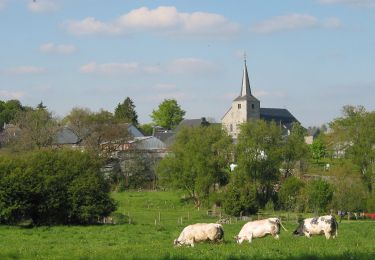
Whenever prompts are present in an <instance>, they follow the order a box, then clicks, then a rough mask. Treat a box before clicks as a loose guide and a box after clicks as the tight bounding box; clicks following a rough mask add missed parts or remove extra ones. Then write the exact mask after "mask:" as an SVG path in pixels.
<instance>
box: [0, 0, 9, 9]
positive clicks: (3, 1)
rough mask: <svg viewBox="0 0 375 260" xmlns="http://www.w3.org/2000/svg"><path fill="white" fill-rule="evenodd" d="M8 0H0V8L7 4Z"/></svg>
mask: <svg viewBox="0 0 375 260" xmlns="http://www.w3.org/2000/svg"><path fill="white" fill-rule="evenodd" d="M7 2H8V0H0V10H2V9H4V8H5V6H6V5H7Z"/></svg>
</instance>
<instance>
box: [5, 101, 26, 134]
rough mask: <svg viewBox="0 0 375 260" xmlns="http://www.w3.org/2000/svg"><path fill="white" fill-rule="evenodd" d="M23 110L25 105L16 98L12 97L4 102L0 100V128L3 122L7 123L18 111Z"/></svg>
mask: <svg viewBox="0 0 375 260" xmlns="http://www.w3.org/2000/svg"><path fill="white" fill-rule="evenodd" d="M24 110H25V107H24V106H22V104H21V102H20V101H18V100H15V99H12V100H8V101H6V102H4V101H1V100H0V130H1V129H2V128H3V126H4V123H6V124H9V123H10V122H12V121H13V120H14V118H15V117H16V115H17V114H18V113H19V112H21V111H24Z"/></svg>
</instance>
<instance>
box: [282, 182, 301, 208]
mask: <svg viewBox="0 0 375 260" xmlns="http://www.w3.org/2000/svg"><path fill="white" fill-rule="evenodd" d="M303 187H304V183H303V181H301V180H299V179H297V178H296V177H293V176H291V177H288V178H287V179H286V180H285V181H284V183H283V184H282V186H281V188H280V191H279V194H278V195H279V201H280V204H281V208H283V209H285V210H295V209H296V207H297V198H298V196H299V194H300V192H301V189H302V188H303Z"/></svg>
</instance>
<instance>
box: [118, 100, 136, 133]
mask: <svg viewBox="0 0 375 260" xmlns="http://www.w3.org/2000/svg"><path fill="white" fill-rule="evenodd" d="M115 118H116V119H117V120H119V121H120V122H125V123H131V124H133V125H135V126H137V125H138V115H137V112H136V111H135V105H134V102H133V100H131V99H130V98H129V97H126V99H125V100H124V101H123V102H122V103H119V104H118V105H117V107H116V109H115Z"/></svg>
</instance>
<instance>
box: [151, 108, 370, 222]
mask: <svg viewBox="0 0 375 260" xmlns="http://www.w3.org/2000/svg"><path fill="white" fill-rule="evenodd" d="M374 129H375V112H367V111H365V110H364V108H363V107H353V106H346V107H344V108H343V116H342V117H339V118H336V119H334V120H333V121H332V122H330V123H329V130H328V131H327V132H326V133H324V131H322V132H321V133H320V135H319V136H318V138H316V139H315V140H314V142H313V144H312V145H307V144H306V143H305V140H304V136H305V135H306V129H304V128H303V127H302V126H301V125H299V124H298V123H295V124H294V125H293V127H292V130H291V133H290V135H289V136H283V135H282V132H281V128H280V126H279V125H278V124H276V123H274V122H272V123H268V122H265V121H262V120H256V121H250V122H248V123H244V124H242V125H241V131H240V134H239V136H238V139H237V142H236V143H232V142H231V140H230V138H229V137H228V135H227V133H226V132H225V131H224V130H223V129H222V128H221V127H220V126H208V127H200V128H188V129H184V130H182V131H180V132H179V133H178V135H177V137H176V140H175V143H174V144H173V146H172V148H171V151H172V152H171V153H170V155H169V156H167V157H166V158H165V159H163V160H162V161H161V162H160V164H159V165H158V168H157V172H158V176H159V179H160V185H162V186H163V185H164V186H165V187H170V188H177V189H182V190H185V191H186V193H188V194H189V195H190V197H191V198H192V200H193V201H194V203H195V204H196V206H197V207H199V206H201V205H207V206H210V205H211V204H210V203H212V202H215V203H216V204H219V205H221V206H222V207H223V208H224V210H225V212H226V213H228V214H230V215H241V214H254V213H256V212H257V211H258V210H259V209H265V208H272V209H283V210H294V211H307V212H327V211H329V210H331V209H334V210H344V211H372V210H375V208H374V198H375V194H374V192H373V189H372V187H373V182H374V167H375V160H374V158H375V157H374V155H375V154H374V153H375V131H374ZM338 149H341V150H340V152H341V153H342V156H337V151H338ZM233 162H235V163H236V164H237V167H236V168H235V169H234V171H233V172H231V171H230V169H229V165H230V164H231V163H233ZM327 162H329V163H327ZM327 164H329V167H328V168H327V166H326V165H327ZM330 164H332V165H330ZM314 171H318V173H317V174H312V173H311V172H314ZM210 198H211V199H210Z"/></svg>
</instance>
